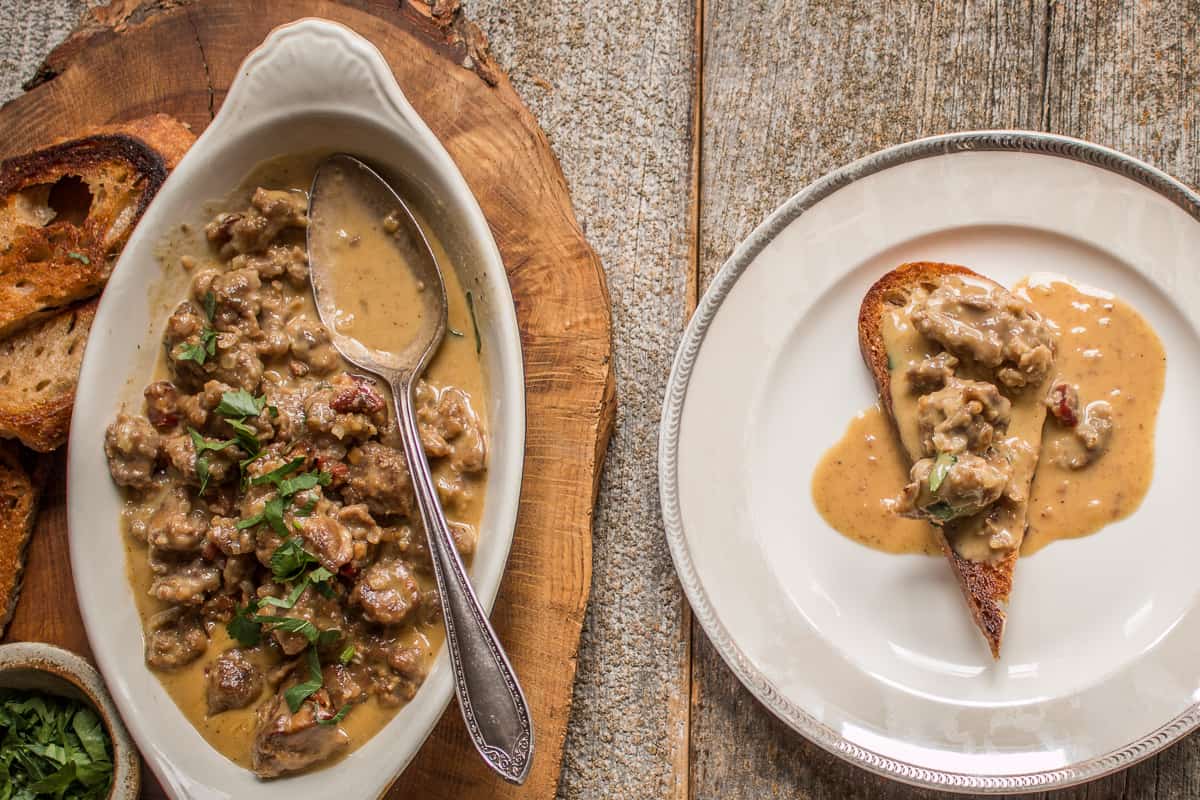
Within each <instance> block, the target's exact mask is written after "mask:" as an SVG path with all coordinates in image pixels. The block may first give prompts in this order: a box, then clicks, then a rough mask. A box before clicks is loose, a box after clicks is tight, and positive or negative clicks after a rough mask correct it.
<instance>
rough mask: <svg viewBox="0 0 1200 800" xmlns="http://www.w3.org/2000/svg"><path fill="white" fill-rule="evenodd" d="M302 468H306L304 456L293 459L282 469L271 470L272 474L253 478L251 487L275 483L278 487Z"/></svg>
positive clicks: (268, 473)
mask: <svg viewBox="0 0 1200 800" xmlns="http://www.w3.org/2000/svg"><path fill="white" fill-rule="evenodd" d="M302 466H304V457H303V456H301V457H300V458H293V459H292V460H291V461H289V462H287V463H286V464H284V465H283V466H282V467H276V468H275V469H273V470H271V471H270V472H267V473H264V474H262V475H258V476H256V477H253V478H251V479H250V485H251V486H262V485H263V484H264V483H273V484H275V485H276V486H278V485H279V482H280V481H282V480H283V479H284V478H286V477H287V476H288V475H291V474H292V473H293V472H295V471H296V470H298V469H300V467H302Z"/></svg>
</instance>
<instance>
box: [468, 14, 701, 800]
mask: <svg viewBox="0 0 1200 800" xmlns="http://www.w3.org/2000/svg"><path fill="white" fill-rule="evenodd" d="M464 6H465V8H466V10H467V13H468V14H469V15H470V16H471V17H472V18H473V19H475V20H476V21H477V22H478V23H479V24H480V25H481V27H482V28H483V29H484V31H485V32H486V33H487V34H488V37H489V40H490V42H491V45H492V50H493V52H494V53H495V55H496V57H497V58H498V60H499V62H500V63H501V65H502V66H503V67H504V68H505V69H506V70H508V73H509V75H510V76H511V77H512V79H513V82H514V84H515V85H516V87H517V89H518V91H519V92H520V93H521V96H522V98H523V99H524V100H525V102H526V103H527V104H528V105H529V107H530V109H532V111H533V113H534V115H535V116H536V117H537V119H538V122H539V123H540V124H541V126H542V128H543V129H544V130H545V131H546V134H547V135H548V136H549V138H550V142H551V144H552V145H553V147H554V151H555V153H556V154H557V155H558V157H559V159H560V160H561V161H562V165H563V171H564V172H565V174H566V177H567V181H568V183H569V184H570V187H571V193H572V197H573V198H574V202H575V208H576V212H577V214H578V217H579V220H580V223H581V225H582V226H583V227H584V230H585V232H586V233H587V236H588V239H589V241H590V242H591V243H592V246H593V247H595V248H596V250H597V252H598V253H599V254H600V258H601V261H602V262H603V264H604V268H605V272H606V274H607V277H608V288H609V292H610V293H611V295H612V301H613V310H614V314H613V325H614V331H613V339H614V342H613V344H614V358H615V365H616V376H617V404H618V405H617V425H616V430H615V433H614V435H613V438H612V442H611V444H610V445H609V451H608V460H607V463H606V464H605V470H604V477H603V481H602V484H601V489H600V499H599V502H598V504H597V508H596V520H595V531H594V536H593V562H592V595H591V600H590V605H589V608H588V613H587V617H586V619H585V622H584V627H583V641H582V647H581V652H580V658H579V665H578V673H577V678H576V686H575V696H574V707H573V709H572V716H571V726H570V729H569V731H568V735H567V749H566V755H565V757H564V764H563V776H562V783H561V785H560V788H559V792H560V795H561V796H562V797H570V798H580V799H581V800H582V799H583V798H597V799H598V800H599V799H600V798H617V797H620V798H672V799H674V798H679V799H680V800H682V798H684V797H685V796H686V790H687V779H686V775H687V772H686V766H685V764H686V758H687V718H686V715H687V711H688V705H687V697H688V664H687V659H688V639H687V634H688V631H687V629H686V628H684V626H683V614H684V603H683V600H682V597H681V594H680V591H679V588H678V584H677V582H676V579H675V573H674V570H673V568H672V565H671V559H670V557H669V555H668V553H667V548H666V542H665V540H664V538H663V536H662V533H661V523H660V521H659V520H660V515H659V511H658V483H657V470H656V465H657V461H656V445H657V435H658V434H657V431H658V419H659V413H660V407H661V403H662V397H663V394H664V392H665V387H666V379H667V373H668V371H669V370H670V364H671V358H672V357H673V355H674V350H675V345H676V343H677V342H678V341H679V337H680V334H681V331H682V329H683V325H684V322H685V321H686V319H687V304H686V294H687V288H688V275H689V272H690V269H689V267H688V248H689V236H688V218H689V207H688V197H689V188H690V181H691V178H690V174H689V164H690V157H691V141H692V140H691V136H690V132H689V122H690V119H691V112H692V96H691V92H692V79H693V68H692V52H693V16H692V8H691V2H690V0H647V1H646V2H640V3H623V4H614V3H596V2H591V1H590V0H563V1H562V2H555V3H553V4H543V3H541V2H538V0H515V1H513V2H509V0H469V2H466V3H465V4H464ZM530 222H531V224H536V220H531V221H530Z"/></svg>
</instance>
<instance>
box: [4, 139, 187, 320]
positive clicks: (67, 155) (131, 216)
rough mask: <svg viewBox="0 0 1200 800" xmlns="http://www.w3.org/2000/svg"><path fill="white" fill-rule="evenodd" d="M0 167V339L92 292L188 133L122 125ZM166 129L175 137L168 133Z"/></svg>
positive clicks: (100, 283) (101, 282) (26, 156)
mask: <svg viewBox="0 0 1200 800" xmlns="http://www.w3.org/2000/svg"><path fill="white" fill-rule="evenodd" d="M129 127H130V129H131V130H133V131H134V135H129V134H127V133H117V132H113V131H112V129H106V130H107V131H108V132H104V133H96V134H93V135H89V136H86V137H84V138H82V139H74V140H72V141H67V142H61V143H59V144H55V145H52V146H51V147H48V148H46V149H44V150H38V151H36V152H34V153H29V154H26V155H22V156H17V157H15V158H11V159H8V160H7V161H5V162H3V164H0V337H3V336H8V335H9V334H11V333H13V332H14V331H16V330H18V329H20V328H22V327H24V326H27V325H32V324H34V323H35V322H37V321H38V320H39V319H40V318H42V317H45V316H47V315H49V314H52V313H54V312H55V311H56V310H57V309H60V308H62V307H63V306H67V305H70V304H71V303H75V302H78V301H79V300H84V299H87V298H88V297H91V296H92V295H94V294H96V293H97V292H99V291H100V289H101V288H103V286H104V282H105V281H106V280H108V276H109V273H110V272H111V271H112V266H113V264H114V263H115V261H116V257H117V255H118V254H119V253H120V250H121V247H122V245H124V243H125V240H126V239H127V238H128V236H129V233H130V231H132V230H133V226H134V225H135V224H136V223H137V221H138V219H140V218H141V215H142V212H143V211H145V209H146V206H147V205H149V203H150V200H151V198H153V197H154V194H155V193H156V192H157V191H158V188H159V187H160V186H161V185H162V183H163V181H164V180H166V177H167V169H168V163H167V161H166V159H165V158H164V156H163V154H161V153H160V152H159V151H158V150H157V149H156V145H155V144H154V143H153V142H150V141H147V140H150V139H155V138H158V139H161V140H162V141H163V143H164V144H163V146H164V147H165V148H167V150H168V151H170V154H171V156H172V157H177V156H176V151H177V150H178V148H179V146H180V139H181V138H182V136H186V137H189V138H190V135H191V134H190V133H188V132H187V129H186V128H183V126H182V125H181V124H179V123H174V126H171V125H170V123H169V118H167V120H163V119H160V118H153V119H151V120H141V121H137V122H135V123H130V125H129ZM171 127H174V128H175V129H177V131H180V132H182V136H181V135H179V134H178V133H175V132H174V131H171V132H170V133H168V130H169V129H170V128H171Z"/></svg>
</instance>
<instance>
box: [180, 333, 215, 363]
mask: <svg viewBox="0 0 1200 800" xmlns="http://www.w3.org/2000/svg"><path fill="white" fill-rule="evenodd" d="M216 352H217V332H216V331H214V330H213V329H212V328H205V329H204V330H203V331H201V332H200V343H199V344H191V343H189V342H183V343H182V344H180V345H179V349H178V350H177V351H175V358H177V359H178V360H180V361H195V362H196V363H197V364H203V363H204V362H205V361H207V360H208V357H209V356H211V355H215V354H216Z"/></svg>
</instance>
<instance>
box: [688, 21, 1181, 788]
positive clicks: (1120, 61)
mask: <svg viewBox="0 0 1200 800" xmlns="http://www.w3.org/2000/svg"><path fill="white" fill-rule="evenodd" d="M1198 18H1200V4H1198V3H1196V2H1194V0H1191V1H1189V2H1154V3H1140V2H1139V3H1133V2H1129V3H1086V4H1085V3H1082V2H1053V1H1052V2H1020V3H1018V2H1013V3H996V2H975V1H973V0H968V2H943V1H942V0H938V1H936V2H921V3H884V4H846V3H830V2H805V1H804V0H786V1H785V2H776V3H771V4H765V3H750V4H747V3H738V2H731V0H705V17H704V19H705V36H704V62H705V70H704V76H703V81H704V87H705V91H704V100H703V103H704V106H703V109H702V116H703V120H704V127H703V131H704V134H703V143H702V147H703V153H704V158H703V168H702V172H701V174H702V192H701V198H702V201H701V205H700V237H699V241H700V247H701V258H700V263H699V269H700V283H701V288H702V289H703V288H704V287H707V285H708V283H709V282H710V281H711V279H712V277H713V275H714V274H715V273H716V271H717V270H718V269H719V268H720V266H721V264H722V263H723V262H724V260H725V259H726V258H727V257H728V255H729V253H730V252H731V250H732V248H733V247H734V246H736V244H737V243H738V242H740V241H741V240H742V239H743V238H744V237H745V236H746V235H747V234H749V232H750V230H751V229H752V228H753V227H754V225H756V224H757V223H758V222H759V221H761V219H762V218H763V217H765V216H766V215H767V214H768V213H770V211H771V210H772V209H774V208H775V207H776V206H777V205H779V204H780V203H781V202H783V201H784V200H785V199H786V198H787V197H789V196H791V195H792V194H794V193H795V192H797V191H799V190H800V189H801V188H803V187H804V186H805V185H806V184H807V183H809V182H810V181H812V180H814V179H816V178H818V177H820V176H821V175H823V174H825V173H826V172H828V171H829V170H831V169H834V168H836V167H838V166H840V165H842V164H845V163H847V162H849V161H852V160H853V159H856V158H859V157H861V156H864V155H867V154H869V153H871V152H873V151H875V150H878V149H880V148H881V147H884V146H887V145H892V144H897V143H900V142H904V141H908V140H910V139H914V138H917V137H920V136H925V135H930V134H935V133H943V132H948V131H954V130H965V129H971V128H1010V127H1011V128H1028V129H1035V130H1049V131H1053V132H1055V133H1064V134H1068V135H1073V136H1079V137H1082V138H1086V139H1091V140H1093V141H1097V142H1099V143H1101V144H1107V145H1111V146H1113V147H1117V148H1119V149H1122V150H1124V151H1126V152H1129V153H1131V154H1133V155H1135V156H1139V157H1141V158H1144V159H1146V160H1148V161H1150V162H1151V163H1152V164H1155V165H1157V166H1159V167H1161V168H1163V169H1165V170H1167V171H1168V172H1171V173H1173V174H1175V175H1176V176H1177V177H1179V178H1181V179H1183V180H1184V181H1186V182H1188V183H1190V184H1191V185H1193V186H1195V185H1197V183H1198V182H1200V164H1198V163H1197V161H1196V156H1197V130H1196V126H1195V115H1196V113H1197V99H1198V96H1197V86H1198V85H1200V84H1198V82H1197V77H1198V74H1197V73H1198V71H1200V47H1198V45H1200V42H1198V40H1197V20H1198ZM692 691H693V710H692V730H691V759H690V775H691V782H692V794H691V796H692V798H694V799H695V800H718V799H719V800H739V799H740V798H754V800H759V799H760V798H804V799H805V800H842V799H843V798H862V799H863V800H867V799H871V800H876V799H878V800H916V798H934V797H944V796H945V795H942V794H939V793H937V792H932V791H925V790H918V789H913V788H910V787H906V786H903V785H900V784H898V783H895V782H892V781H888V780H885V779H882V778H876V777H874V776H871V775H870V774H868V773H866V772H864V771H862V770H859V769H857V768H855V767H852V766H849V765H848V764H845V763H844V762H842V761H840V760H839V759H837V758H835V757H833V756H831V755H829V754H827V753H825V752H824V751H822V750H821V749H820V748H818V747H816V746H815V745H812V744H810V743H808V742H807V741H806V740H804V739H803V738H802V737H800V736H798V735H796V734H795V733H793V732H792V731H791V730H790V729H789V728H788V727H787V726H786V725H784V724H783V723H781V722H779V721H778V720H777V719H776V718H775V717H774V716H773V715H771V714H770V712H768V711H767V710H766V709H765V708H763V707H762V706H761V705H759V704H758V703H757V701H755V700H754V699H753V697H752V696H751V695H750V694H749V692H747V691H746V690H745V689H744V688H743V687H742V686H741V684H740V683H739V682H738V681H737V679H736V678H735V677H734V676H733V674H732V672H730V671H729V669H728V668H727V667H726V666H725V664H724V663H723V662H722V661H721V658H720V656H719V655H718V654H717V653H716V651H715V650H714V649H713V647H712V646H711V645H710V644H709V642H708V641H707V639H706V638H705V636H704V633H703V631H701V630H700V629H699V627H698V626H697V627H696V628H695V630H694V645H693V690H692ZM1198 770H1200V739H1198V738H1197V737H1192V738H1190V739H1187V740H1186V741H1184V742H1183V743H1181V744H1179V745H1177V746H1175V747H1173V748H1171V749H1170V750H1168V751H1166V752H1165V753H1163V754H1161V755H1160V756H1157V757H1155V758H1153V759H1151V760H1150V761H1147V762H1143V763H1142V764H1139V765H1136V766H1135V767H1133V768H1132V769H1130V770H1127V771H1125V772H1122V773H1118V774H1116V775H1113V776H1111V777H1109V778H1106V779H1103V780H1101V781H1098V782H1095V783H1092V784H1088V785H1085V786H1082V787H1079V788H1075V789H1070V790H1064V791H1060V792H1053V793H1045V794H1042V795H1035V797H1041V798H1043V800H1048V798H1054V800H1085V798H1086V799H1087V800H1095V799H1098V798H1105V800H1107V799H1108V798H1112V800H1116V799H1117V798H1138V800H1151V798H1153V799H1154V800H1165V799H1166V798H1171V800H1175V799H1176V798H1193V797H1200V772H1198Z"/></svg>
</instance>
